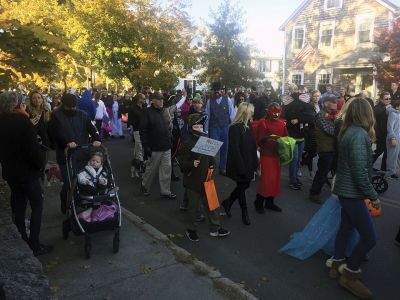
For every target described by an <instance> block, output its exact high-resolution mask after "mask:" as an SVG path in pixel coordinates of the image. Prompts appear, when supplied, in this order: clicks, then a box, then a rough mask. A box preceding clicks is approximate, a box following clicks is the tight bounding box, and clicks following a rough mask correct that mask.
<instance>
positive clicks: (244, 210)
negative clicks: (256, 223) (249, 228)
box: [239, 199, 250, 225]
mask: <svg viewBox="0 0 400 300" xmlns="http://www.w3.org/2000/svg"><path fill="white" fill-rule="evenodd" d="M239 205H240V209H241V210H242V222H243V224H244V225H250V218H249V212H248V211H247V204H246V200H245V199H239Z"/></svg>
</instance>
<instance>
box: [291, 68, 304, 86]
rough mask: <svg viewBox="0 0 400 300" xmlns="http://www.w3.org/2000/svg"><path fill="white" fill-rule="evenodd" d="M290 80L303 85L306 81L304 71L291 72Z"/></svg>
mask: <svg viewBox="0 0 400 300" xmlns="http://www.w3.org/2000/svg"><path fill="white" fill-rule="evenodd" d="M289 78H290V82H291V83H294V84H295V85H297V86H298V85H302V84H303V82H304V71H292V72H291V73H290V77H289Z"/></svg>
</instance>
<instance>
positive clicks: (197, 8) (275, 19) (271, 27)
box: [188, 0, 400, 56]
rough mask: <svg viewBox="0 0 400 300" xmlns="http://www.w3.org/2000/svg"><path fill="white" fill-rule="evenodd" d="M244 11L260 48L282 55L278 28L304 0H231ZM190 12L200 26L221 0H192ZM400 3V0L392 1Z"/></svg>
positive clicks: (248, 32)
mask: <svg viewBox="0 0 400 300" xmlns="http://www.w3.org/2000/svg"><path fill="white" fill-rule="evenodd" d="M232 1H233V2H235V1H236V3H238V4H239V7H240V8H241V9H240V10H241V11H243V20H244V21H245V24H246V27H247V30H246V32H245V36H246V37H247V38H248V39H249V40H251V41H252V44H253V45H254V46H255V47H256V48H257V49H259V50H261V51H263V52H265V54H267V55H271V56H283V47H284V45H283V32H282V31H279V27H280V26H281V25H282V24H283V23H284V22H285V21H286V19H287V18H289V17H290V15H291V14H292V13H293V12H294V11H295V10H296V9H297V8H298V7H299V6H300V5H301V3H303V0H232ZM190 2H191V8H190V9H188V12H189V14H190V15H191V16H192V17H193V21H194V22H195V23H196V24H197V25H201V24H202V22H203V23H204V21H207V22H209V21H210V17H209V13H210V10H211V9H213V10H215V11H216V8H218V6H219V4H220V2H221V0H189V3H190ZM391 2H392V3H394V4H396V5H398V6H400V0H391Z"/></svg>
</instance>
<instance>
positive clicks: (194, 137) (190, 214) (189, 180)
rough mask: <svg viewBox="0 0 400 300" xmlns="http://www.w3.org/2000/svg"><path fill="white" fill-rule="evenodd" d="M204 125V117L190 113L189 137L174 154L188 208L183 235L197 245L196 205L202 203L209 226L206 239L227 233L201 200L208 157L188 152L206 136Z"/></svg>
mask: <svg viewBox="0 0 400 300" xmlns="http://www.w3.org/2000/svg"><path fill="white" fill-rule="evenodd" d="M206 121H207V115H205V114H199V113H194V114H191V115H190V116H189V118H188V125H189V137H188V139H187V140H186V141H185V142H184V143H183V144H182V146H181V147H180V149H179V153H178V160H179V165H180V168H181V171H182V173H183V186H184V187H185V188H186V193H187V199H188V206H187V211H186V213H185V226H186V235H187V237H188V238H189V240H191V241H193V242H197V241H199V237H198V235H197V223H196V215H197V213H196V212H197V208H198V206H199V201H201V202H202V204H203V207H204V211H205V214H206V215H207V217H208V220H209V222H210V236H212V237H222V236H227V235H229V234H230V232H229V231H228V230H226V229H223V228H221V225H220V220H219V215H218V213H217V212H216V210H214V211H210V210H209V208H208V203H207V200H206V197H205V190H204V182H205V180H206V178H207V175H208V169H209V168H212V167H213V166H214V165H215V160H214V158H213V157H211V156H207V155H202V154H198V153H195V152H192V149H193V147H194V146H195V145H196V143H197V141H198V139H199V138H200V137H201V136H207V134H206V133H205V132H203V125H204V123H205V122H206Z"/></svg>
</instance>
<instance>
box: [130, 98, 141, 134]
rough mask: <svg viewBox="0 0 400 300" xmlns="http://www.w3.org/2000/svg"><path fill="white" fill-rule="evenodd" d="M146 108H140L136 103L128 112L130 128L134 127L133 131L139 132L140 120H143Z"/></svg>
mask: <svg viewBox="0 0 400 300" xmlns="http://www.w3.org/2000/svg"><path fill="white" fill-rule="evenodd" d="M144 110H145V107H144V106H143V107H140V106H138V105H137V104H136V103H132V104H131V106H130V107H129V111H128V126H132V129H133V131H139V129H140V119H141V118H142V115H143V111H144Z"/></svg>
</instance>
